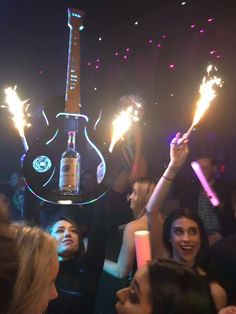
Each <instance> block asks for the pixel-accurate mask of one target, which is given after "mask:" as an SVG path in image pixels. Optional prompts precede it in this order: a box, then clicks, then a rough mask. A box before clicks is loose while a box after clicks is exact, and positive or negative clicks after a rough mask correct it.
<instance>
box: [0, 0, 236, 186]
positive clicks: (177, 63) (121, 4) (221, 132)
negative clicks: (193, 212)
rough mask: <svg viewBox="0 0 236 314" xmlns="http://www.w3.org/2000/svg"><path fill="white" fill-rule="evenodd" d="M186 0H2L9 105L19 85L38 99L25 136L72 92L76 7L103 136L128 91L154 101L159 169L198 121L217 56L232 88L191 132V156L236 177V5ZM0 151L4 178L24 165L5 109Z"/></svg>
mask: <svg viewBox="0 0 236 314" xmlns="http://www.w3.org/2000/svg"><path fill="white" fill-rule="evenodd" d="M185 2H186V3H185V4H183V1H175V0H172V1H171V0H165V1H157V0H156V1H133V0H127V1H107V0H100V1H99V0H93V1H92V0H87V1H85V0H81V1H62V0H57V1H56V0H47V1H46V0H41V1H30V0H1V2H0V41H1V46H0V92H1V103H3V95H2V92H3V88H4V85H5V84H11V85H12V86H14V85H15V84H17V86H18V89H17V90H18V93H19V95H20V97H21V98H22V99H28V98H30V99H31V108H30V110H31V112H32V123H33V126H32V127H31V130H29V131H27V132H26V133H27V139H28V140H29V141H31V140H33V137H34V136H35V135H36V134H37V132H39V133H40V130H41V129H42V128H43V127H44V125H43V124H41V123H42V121H41V120H40V119H38V117H39V112H40V109H41V108H42V106H46V105H47V104H48V102H49V99H51V97H58V98H60V97H63V95H64V91H65V81H66V64H67V47H68V35H69V31H68V27H67V7H69V6H73V7H77V8H79V9H81V10H83V11H84V12H85V17H84V26H85V29H84V30H83V31H82V32H81V103H82V112H83V113H87V114H88V115H89V117H90V119H91V120H93V119H95V117H97V115H98V112H99V109H102V110H103V113H104V115H103V125H104V127H103V128H102V130H103V131H102V132H101V134H100V136H101V137H103V138H104V139H106V140H109V134H110V122H111V120H112V117H113V114H114V113H115V110H116V102H117V100H118V99H119V98H120V97H121V96H123V95H125V94H132V93H135V94H138V95H140V96H142V97H143V98H144V99H145V100H146V114H145V125H146V126H145V130H146V132H145V143H146V148H145V149H146V153H147V156H148V160H149V162H150V165H151V167H152V169H153V173H155V174H157V175H158V174H159V172H160V171H161V170H162V169H163V166H164V164H165V162H166V160H168V144H169V142H170V139H171V137H172V136H173V135H174V134H175V133H176V132H177V131H181V132H185V131H186V130H187V129H188V127H189V126H190V124H191V121H192V117H193V113H194V110H195V103H196V100H197V96H198V88H199V84H200V82H201V79H202V77H203V75H204V74H205V69H206V67H207V65H208V62H213V63H214V64H216V65H217V67H218V69H219V71H218V74H219V76H221V77H222V78H223V80H224V85H223V87H222V89H221V90H219V92H218V97H217V99H216V101H214V104H213V105H212V107H211V108H210V109H209V111H208V112H207V113H206V115H205V117H204V118H203V119H202V121H201V123H200V124H199V125H198V128H197V130H196V131H195V132H194V133H193V134H192V137H191V143H190V145H191V155H190V160H193V159H195V158H197V156H198V155H199V154H201V153H204V154H212V155H214V156H215V158H216V160H217V162H218V163H219V164H221V170H222V172H221V175H223V176H225V177H226V179H229V180H235V173H236V166H235V150H236V149H235V145H236V132H235V116H236V115H235V113H236V112H235V111H236V110H235V103H236V102H235V69H236V60H235V57H236V44H235V35H236V2H235V1H233V0H224V1H219V0H195V1H194V0H192V1H188V0H187V1H185ZM209 18H210V20H209V21H208V19H209ZM211 19H213V20H211ZM136 21H138V25H135V22H136ZM191 25H194V27H192V28H191ZM99 37H101V38H102V40H101V41H99ZM158 44H159V47H158ZM127 48H129V51H127ZM116 52H118V55H117V56H116V55H115V53H116ZM124 56H127V58H126V59H125V58H124ZM98 60H99V61H98ZM171 64H172V65H174V68H170V65H171ZM96 65H97V66H98V68H96ZM95 88H96V89H95ZM50 104H51V106H52V107H53V110H52V111H55V113H56V112H58V111H61V107H63V106H61V105H60V104H58V107H57V104H56V102H55V101H54V102H52V101H51V102H50ZM0 152H1V159H0V181H1V180H4V179H6V178H8V177H9V175H10V174H11V173H12V172H13V171H15V170H16V169H17V168H18V167H19V165H20V156H21V155H22V153H23V147H22V144H21V141H20V139H19V136H18V134H17V131H16V130H15V128H14V127H13V125H12V121H11V120H10V118H9V117H8V113H7V112H6V111H5V110H3V109H1V111H0ZM186 171H187V170H186ZM189 173H190V172H189Z"/></svg>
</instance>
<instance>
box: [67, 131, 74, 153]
mask: <svg viewBox="0 0 236 314" xmlns="http://www.w3.org/2000/svg"><path fill="white" fill-rule="evenodd" d="M67 147H68V148H69V149H75V131H69V132H68V146H67Z"/></svg>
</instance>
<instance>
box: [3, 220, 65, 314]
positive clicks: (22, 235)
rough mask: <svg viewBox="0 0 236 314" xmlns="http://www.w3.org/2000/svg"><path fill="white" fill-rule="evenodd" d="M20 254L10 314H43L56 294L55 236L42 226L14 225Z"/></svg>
mask: <svg viewBox="0 0 236 314" xmlns="http://www.w3.org/2000/svg"><path fill="white" fill-rule="evenodd" d="M12 231H13V234H14V235H15V238H16V241H17V249H18V255H19V265H18V273H17V278H16V282H15V286H14V292H13V300H12V303H11V307H10V311H9V314H42V313H44V312H45V311H46V309H47V306H48V302H49V301H50V300H53V299H55V298H57V290H56V288H55V283H54V282H55V279H56V277H57V273H58V268H59V265H58V257H57V251H56V243H55V240H54V239H53V238H52V237H51V236H50V235H49V234H47V233H45V232H44V231H42V230H41V229H39V228H36V227H34V228H31V227H27V226H22V225H13V226H12Z"/></svg>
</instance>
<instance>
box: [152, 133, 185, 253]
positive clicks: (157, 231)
mask: <svg viewBox="0 0 236 314" xmlns="http://www.w3.org/2000/svg"><path fill="white" fill-rule="evenodd" d="M188 152H189V151H188V140H187V139H185V137H184V136H183V137H181V135H180V133H177V134H176V136H175V138H174V139H173V140H172V142H171V145H170V162H169V165H168V167H167V168H166V170H165V172H164V173H163V175H162V177H161V178H160V180H159V181H158V183H157V185H156V187H155V189H154V191H153V193H152V196H151V197H150V200H149V202H148V204H147V215H148V228H149V230H150V232H151V246H152V255H153V258H161V257H166V251H165V248H164V245H163V241H162V224H163V219H162V216H161V213H160V209H161V207H162V205H163V203H164V201H165V198H166V196H167V193H168V192H169V189H170V187H171V184H172V182H173V181H174V179H175V177H176V175H177V173H178V171H179V170H180V168H181V167H182V166H183V164H184V162H185V160H186V158H187V156H188Z"/></svg>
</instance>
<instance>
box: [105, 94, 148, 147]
mask: <svg viewBox="0 0 236 314" xmlns="http://www.w3.org/2000/svg"><path fill="white" fill-rule="evenodd" d="M124 100H125V105H126V109H122V110H121V112H120V113H119V114H118V115H117V117H116V118H115V120H114V121H113V122H112V125H113V134H112V140H111V144H110V147H109V152H110V153H111V152H112V151H113V148H114V146H115V144H116V143H117V141H118V140H119V139H120V138H122V137H123V135H124V134H125V133H126V132H127V131H128V130H129V129H130V127H131V126H132V124H133V123H134V122H137V121H139V119H140V111H141V110H143V107H142V104H141V103H140V102H138V101H137V100H136V98H135V97H134V96H129V97H127V98H125V99H124ZM127 104H128V105H127Z"/></svg>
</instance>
